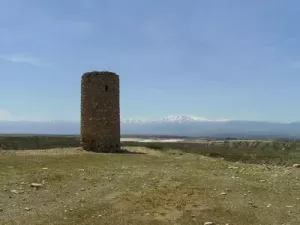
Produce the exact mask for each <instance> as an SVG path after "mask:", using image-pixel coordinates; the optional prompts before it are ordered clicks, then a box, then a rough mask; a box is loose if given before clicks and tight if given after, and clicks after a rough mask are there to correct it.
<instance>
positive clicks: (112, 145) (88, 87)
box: [80, 71, 120, 152]
mask: <svg viewBox="0 0 300 225" xmlns="http://www.w3.org/2000/svg"><path fill="white" fill-rule="evenodd" d="M119 93H120V91H119V76H118V75H117V74H115V73H112V72H108V71H102V72H99V71H93V72H87V73H84V74H83V76H82V78H81V128H80V130H81V131H80V132H81V144H82V147H83V149H84V150H87V151H96V152H118V151H120V97H119Z"/></svg>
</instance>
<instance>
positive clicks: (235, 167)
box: [228, 166, 239, 169]
mask: <svg viewBox="0 0 300 225" xmlns="http://www.w3.org/2000/svg"><path fill="white" fill-rule="evenodd" d="M238 168H239V167H237V166H228V169H238Z"/></svg>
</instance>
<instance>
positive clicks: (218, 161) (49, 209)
mask: <svg viewBox="0 0 300 225" xmlns="http://www.w3.org/2000/svg"><path fill="white" fill-rule="evenodd" d="M125 148H126V149H127V150H128V151H129V152H128V153H124V154H107V153H106V154H102V153H91V152H85V151H81V150H80V149H79V148H74V147H70V148H55V149H47V150H8V151H6V150H5V151H4V150H3V151H1V153H0V224H7V225H13V224H20V225H21V224H22V225H36V224H55V225H56V224H57V225H68V224H86V225H93V224H116V225H117V224H124V225H125V224H133V225H134V224H146V225H147V224H148V225H150V224H153V225H158V224H161V225H163V224H186V225H192V224H193V225H196V224H201V225H203V224H204V223H205V222H213V224H219V225H225V224H230V225H243V224H245V225H253V224H264V225H265V224H270V225H271V224H272V225H277V224H278V225H282V224H285V225H288V224H289V225H298V224H300V169H299V168H294V167H293V166H292V164H291V165H277V164H262V163H256V164H250V163H244V162H241V161H236V162H235V161H230V160H225V159H224V158H222V157H218V158H211V157H207V156H204V155H201V154H196V153H194V152H186V151H180V150H175V149H164V150H163V151H162V150H157V149H156V150H155V149H151V148H147V147H141V146H131V147H129V146H128V147H125ZM32 183H37V184H38V186H37V187H34V186H35V185H37V184H32ZM39 185H41V187H39Z"/></svg>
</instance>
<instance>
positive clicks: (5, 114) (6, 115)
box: [0, 109, 13, 120]
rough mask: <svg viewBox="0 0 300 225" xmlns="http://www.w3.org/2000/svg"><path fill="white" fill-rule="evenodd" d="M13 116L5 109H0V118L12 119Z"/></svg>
mask: <svg viewBox="0 0 300 225" xmlns="http://www.w3.org/2000/svg"><path fill="white" fill-rule="evenodd" d="M12 119H13V116H12V115H11V114H10V112H9V111H7V110H6V109H0V120H12Z"/></svg>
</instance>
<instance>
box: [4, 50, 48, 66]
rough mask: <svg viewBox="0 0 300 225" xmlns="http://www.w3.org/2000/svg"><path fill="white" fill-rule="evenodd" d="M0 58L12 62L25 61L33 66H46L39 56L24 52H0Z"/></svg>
mask: <svg viewBox="0 0 300 225" xmlns="http://www.w3.org/2000/svg"><path fill="white" fill-rule="evenodd" d="M0 59H2V60H6V61H9V62H12V63H27V64H30V65H34V66H46V65H47V64H45V63H43V62H42V61H41V60H40V59H39V58H37V57H33V56H30V55H28V54H25V53H15V54H0Z"/></svg>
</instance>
